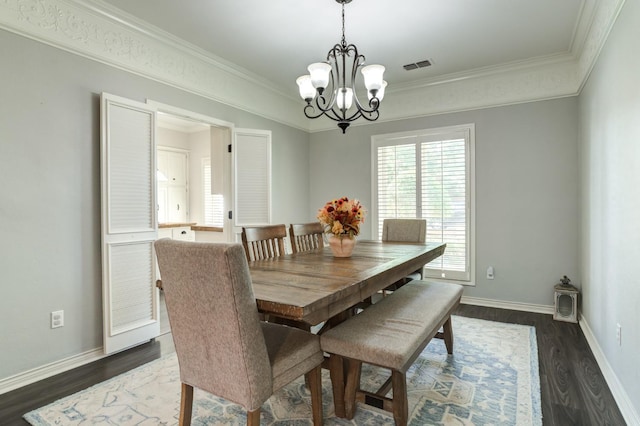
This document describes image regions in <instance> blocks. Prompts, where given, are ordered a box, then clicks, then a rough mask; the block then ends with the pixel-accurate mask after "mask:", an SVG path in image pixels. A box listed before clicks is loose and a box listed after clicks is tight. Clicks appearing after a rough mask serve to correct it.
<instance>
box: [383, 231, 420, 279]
mask: <svg viewBox="0 0 640 426" xmlns="http://www.w3.org/2000/svg"><path fill="white" fill-rule="evenodd" d="M426 240H427V220H426V219H384V220H383V221H382V241H390V242H391V241H394V242H403V243H424V242H425V241H426ZM422 278H424V277H423V272H422V268H420V269H418V270H417V271H415V272H413V273H411V274H409V275H407V276H406V277H405V278H403V279H402V280H400V281H398V282H396V283H394V284H392V285H391V286H389V287H387V288H386V289H385V290H393V289H397V288H398V287H400V286H402V285H403V284H404V283H406V282H408V281H410V280H420V279H422Z"/></svg>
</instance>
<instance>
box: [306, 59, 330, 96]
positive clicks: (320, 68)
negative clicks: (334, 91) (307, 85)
mask: <svg viewBox="0 0 640 426" xmlns="http://www.w3.org/2000/svg"><path fill="white" fill-rule="evenodd" d="M307 69H308V70H309V74H311V84H312V85H313V87H315V88H316V89H318V92H320V94H322V92H323V91H324V89H326V87H327V85H328V84H329V75H330V74H331V65H329V64H328V63H326V62H316V63H314V64H311V65H309V66H308V67H307Z"/></svg>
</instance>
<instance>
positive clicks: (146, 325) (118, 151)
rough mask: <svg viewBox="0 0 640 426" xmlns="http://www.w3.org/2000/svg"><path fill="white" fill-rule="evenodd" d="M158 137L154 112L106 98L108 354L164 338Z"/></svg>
mask: <svg viewBox="0 0 640 426" xmlns="http://www.w3.org/2000/svg"><path fill="white" fill-rule="evenodd" d="M154 135H155V110H154V108H153V107H150V106H149V105H147V104H142V103H138V102H134V101H131V100H129V99H125V98H120V97H117V96H114V95H110V94H106V93H103V94H102V99H101V133H100V139H101V185H102V300H103V329H104V339H103V340H104V343H103V344H104V352H105V353H107V354H109V353H114V352H118V351H120V350H122V349H126V348H128V347H131V346H134V345H137V344H140V343H143V342H145V341H148V340H149V339H152V338H154V337H156V336H158V335H159V334H160V325H159V321H158V318H159V309H158V290H157V289H156V287H155V266H154V257H153V256H154V252H153V242H154V241H155V240H156V237H157V222H156V221H157V218H156V209H155V207H156V195H155V194H156V182H155V174H156V154H155V140H154Z"/></svg>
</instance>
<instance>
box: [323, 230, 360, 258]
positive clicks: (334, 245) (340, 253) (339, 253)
mask: <svg viewBox="0 0 640 426" xmlns="http://www.w3.org/2000/svg"><path fill="white" fill-rule="evenodd" d="M355 245H356V239H355V238H350V237H348V236H345V237H336V236H335V235H329V247H331V251H332V252H333V256H334V257H351V253H352V252H353V248H354V247H355Z"/></svg>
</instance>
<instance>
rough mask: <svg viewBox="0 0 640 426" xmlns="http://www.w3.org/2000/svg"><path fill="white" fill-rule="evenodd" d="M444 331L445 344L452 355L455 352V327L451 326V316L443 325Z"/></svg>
mask: <svg viewBox="0 0 640 426" xmlns="http://www.w3.org/2000/svg"><path fill="white" fill-rule="evenodd" d="M442 328H443V331H444V345H445V346H446V347H447V353H448V354H449V355H451V354H452V353H453V327H452V326H451V317H449V318H448V319H447V321H446V322H445V323H444V325H443V327H442Z"/></svg>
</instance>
